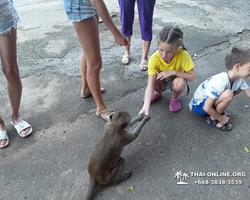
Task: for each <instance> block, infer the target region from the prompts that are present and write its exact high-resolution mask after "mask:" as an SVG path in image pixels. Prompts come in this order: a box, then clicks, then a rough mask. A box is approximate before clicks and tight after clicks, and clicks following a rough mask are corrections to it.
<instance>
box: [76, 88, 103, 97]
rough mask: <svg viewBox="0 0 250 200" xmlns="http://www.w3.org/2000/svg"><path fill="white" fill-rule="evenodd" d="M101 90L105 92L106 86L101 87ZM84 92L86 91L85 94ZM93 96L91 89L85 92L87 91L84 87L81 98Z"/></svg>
mask: <svg viewBox="0 0 250 200" xmlns="http://www.w3.org/2000/svg"><path fill="white" fill-rule="evenodd" d="M100 90H101V93H103V92H105V88H100ZM83 93H84V94H83ZM91 96H92V94H91V92H90V91H88V92H85V91H84V90H83V89H82V91H81V98H83V99H85V98H88V97H91Z"/></svg>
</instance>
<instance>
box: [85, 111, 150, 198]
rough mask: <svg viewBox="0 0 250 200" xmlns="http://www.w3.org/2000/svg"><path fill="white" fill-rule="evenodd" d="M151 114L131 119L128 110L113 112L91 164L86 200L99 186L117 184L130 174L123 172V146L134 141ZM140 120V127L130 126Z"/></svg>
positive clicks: (89, 166) (91, 158)
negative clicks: (132, 128)
mask: <svg viewBox="0 0 250 200" xmlns="http://www.w3.org/2000/svg"><path fill="white" fill-rule="evenodd" d="M149 119H150V116H146V115H142V114H141V115H138V116H137V117H136V118H134V119H132V120H131V117H130V115H129V113H128V112H123V111H118V112H114V113H113V114H112V115H111V116H110V119H109V121H108V122H107V123H106V124H105V126H104V129H103V132H102V135H101V137H100V139H99V141H98V142H97V144H96V147H95V149H94V151H93V152H92V155H91V157H90V160H89V163H88V173H89V176H90V180H89V188H88V193H87V196H86V200H91V199H93V198H94V195H95V193H96V189H97V188H98V186H100V185H107V184H111V183H112V184H117V183H120V182H122V181H123V180H125V179H127V178H129V177H130V176H131V173H132V172H131V171H124V172H123V169H124V158H122V157H121V153H122V150H123V147H124V146H126V145H127V144H129V143H131V142H132V141H133V140H135V139H136V138H137V137H138V135H139V134H140V132H141V130H142V128H143V126H144V125H145V123H146V122H147V121H148V120H149ZM138 121H140V123H139V124H138V125H137V127H136V128H135V129H134V130H133V131H130V130H129V129H130V127H131V126H132V125H133V124H135V123H136V122H138Z"/></svg>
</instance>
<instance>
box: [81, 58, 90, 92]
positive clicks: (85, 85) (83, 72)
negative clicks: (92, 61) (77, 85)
mask: <svg viewBox="0 0 250 200" xmlns="http://www.w3.org/2000/svg"><path fill="white" fill-rule="evenodd" d="M80 67H81V76H82V90H83V91H85V92H89V86H88V83H87V63H86V58H85V55H84V53H83V54H82V57H81V62H80ZM82 95H83V94H82Z"/></svg>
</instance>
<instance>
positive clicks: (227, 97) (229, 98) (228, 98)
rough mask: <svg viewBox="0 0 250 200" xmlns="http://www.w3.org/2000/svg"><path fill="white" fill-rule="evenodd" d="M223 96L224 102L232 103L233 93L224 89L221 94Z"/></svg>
mask: <svg viewBox="0 0 250 200" xmlns="http://www.w3.org/2000/svg"><path fill="white" fill-rule="evenodd" d="M223 96H224V99H225V100H226V101H229V102H230V101H232V100H233V98H234V93H233V91H232V90H229V89H226V90H225V91H224V92H223Z"/></svg>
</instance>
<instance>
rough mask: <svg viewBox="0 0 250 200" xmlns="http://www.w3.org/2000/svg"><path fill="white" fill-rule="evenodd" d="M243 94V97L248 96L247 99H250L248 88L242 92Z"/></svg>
mask: <svg viewBox="0 0 250 200" xmlns="http://www.w3.org/2000/svg"><path fill="white" fill-rule="evenodd" d="M242 91H243V92H244V94H245V95H247V96H248V98H250V88H248V89H245V90H242Z"/></svg>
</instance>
